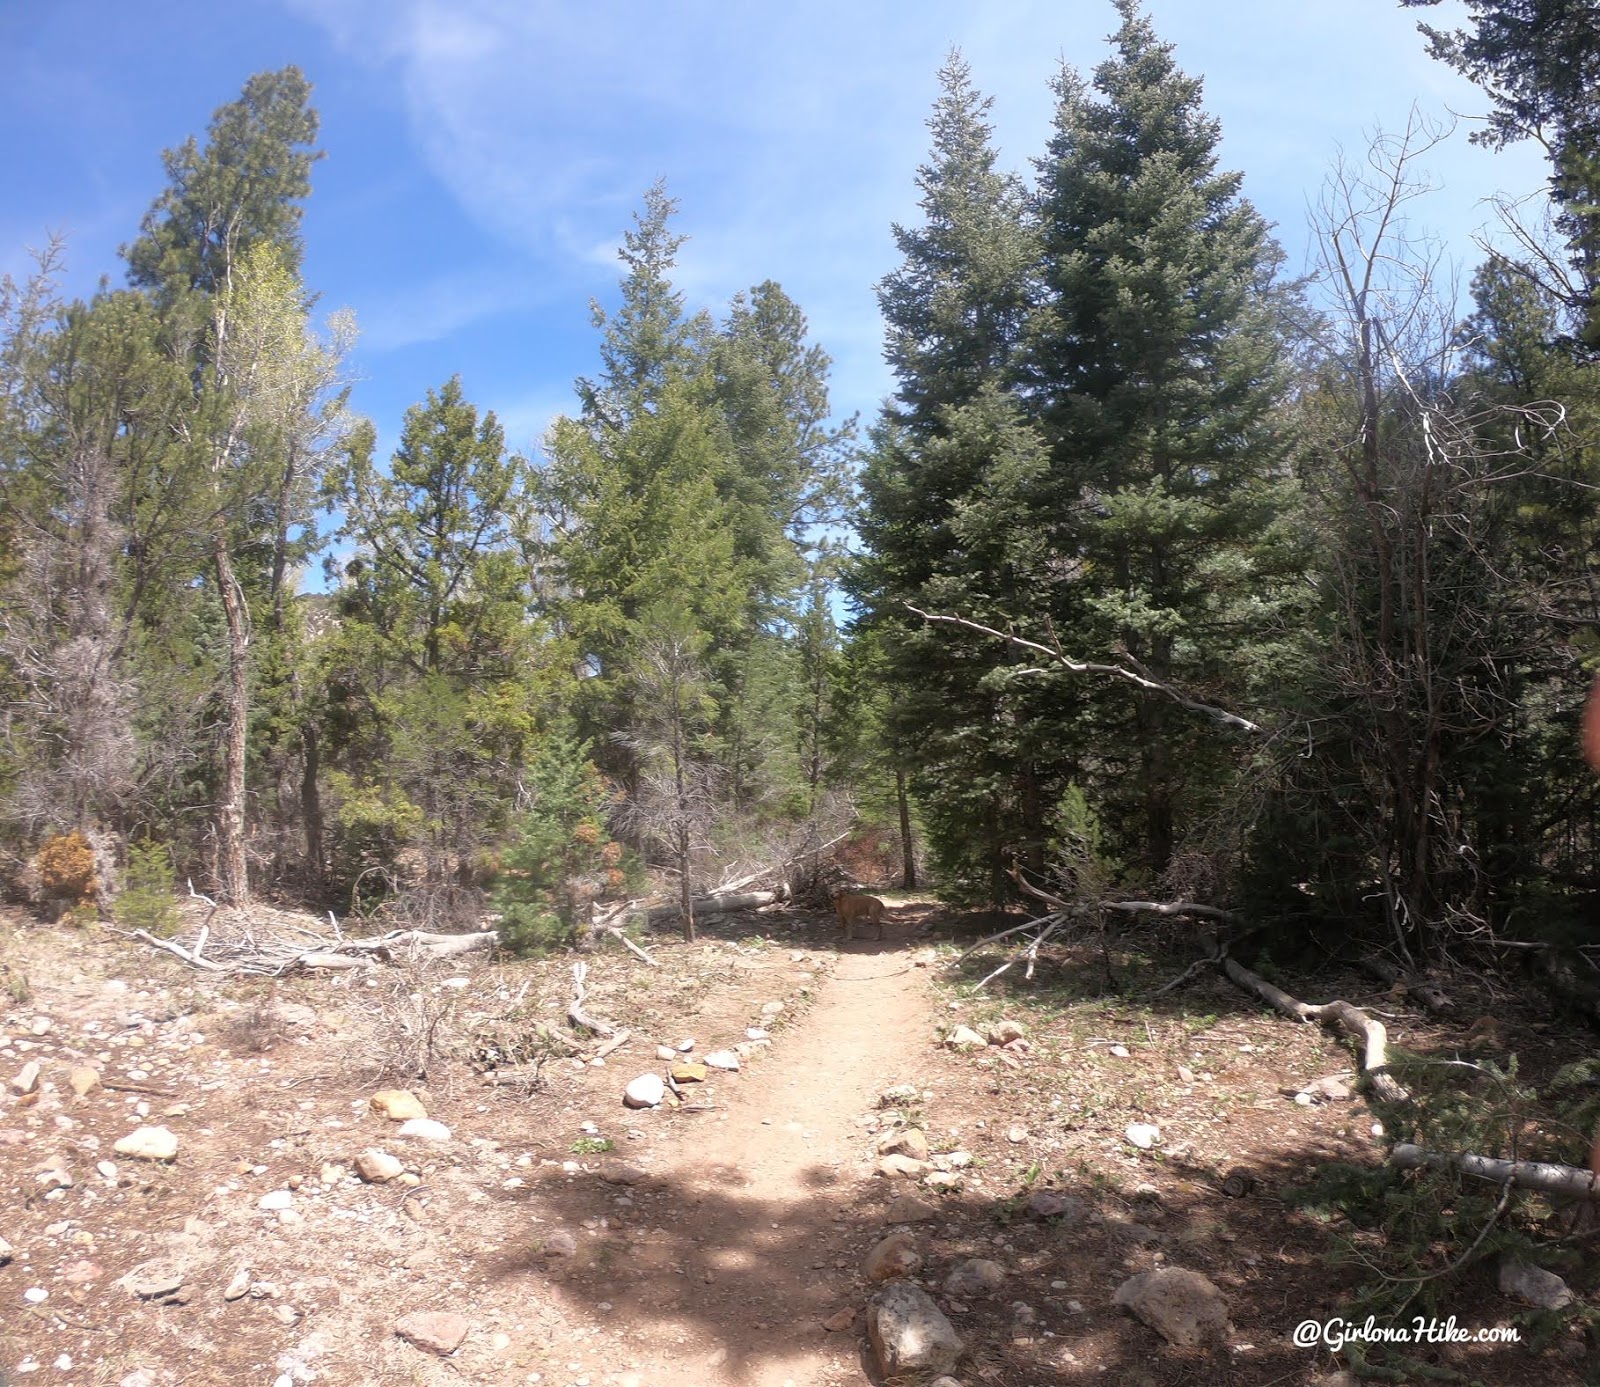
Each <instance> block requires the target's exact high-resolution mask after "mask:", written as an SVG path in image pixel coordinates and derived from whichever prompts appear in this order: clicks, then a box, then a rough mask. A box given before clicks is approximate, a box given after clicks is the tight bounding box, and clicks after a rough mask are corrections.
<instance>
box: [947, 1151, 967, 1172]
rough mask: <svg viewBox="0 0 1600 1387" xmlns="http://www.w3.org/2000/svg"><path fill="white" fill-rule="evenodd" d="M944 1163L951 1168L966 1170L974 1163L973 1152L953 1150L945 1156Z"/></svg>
mask: <svg viewBox="0 0 1600 1387" xmlns="http://www.w3.org/2000/svg"><path fill="white" fill-rule="evenodd" d="M944 1163H945V1165H946V1166H947V1167H949V1169H951V1170H965V1169H966V1168H967V1167H968V1166H969V1165H971V1164H972V1152H970V1151H951V1152H950V1153H949V1154H947V1155H946V1156H945V1158H944Z"/></svg>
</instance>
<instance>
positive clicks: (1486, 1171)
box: [1389, 1141, 1600, 1201]
mask: <svg viewBox="0 0 1600 1387" xmlns="http://www.w3.org/2000/svg"><path fill="white" fill-rule="evenodd" d="M1389 1163H1390V1164H1391V1165H1393V1166H1394V1167H1395V1168H1396V1169H1398V1170H1419V1169H1424V1168H1426V1169H1429V1170H1455V1171H1459V1172H1460V1173H1461V1174H1462V1175H1471V1176H1474V1177H1476V1178H1477V1179H1479V1180H1492V1181H1494V1183H1495V1184H1497V1185H1507V1184H1511V1185H1516V1186H1517V1187H1518V1188H1519V1189H1525V1190H1537V1191H1538V1192H1539V1193H1540V1194H1553V1195H1557V1196H1561V1197H1564V1198H1567V1199H1589V1200H1597V1201H1600V1174H1596V1172H1594V1171H1592V1170H1585V1169H1584V1168H1583V1167H1582V1166H1572V1165H1554V1164H1552V1163H1550V1162H1548V1161H1502V1160H1498V1159H1496V1158H1495V1157H1492V1156H1474V1155H1469V1154H1466V1153H1462V1152H1451V1151H1432V1150H1429V1149H1428V1148H1427V1147H1424V1146H1416V1145H1413V1144H1412V1143H1411V1142H1406V1141H1403V1142H1400V1143H1398V1144H1397V1145H1396V1146H1395V1148H1394V1150H1392V1151H1391V1152H1390V1153H1389Z"/></svg>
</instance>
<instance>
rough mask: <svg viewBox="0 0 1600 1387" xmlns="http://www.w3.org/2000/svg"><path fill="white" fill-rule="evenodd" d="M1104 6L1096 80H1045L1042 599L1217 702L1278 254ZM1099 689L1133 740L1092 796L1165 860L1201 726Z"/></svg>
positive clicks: (1100, 699)
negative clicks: (1105, 54) (1106, 42)
mask: <svg viewBox="0 0 1600 1387" xmlns="http://www.w3.org/2000/svg"><path fill="white" fill-rule="evenodd" d="M1118 10H1119V13H1120V14H1121V15H1122V21H1123V22H1122V25H1121V28H1120V29H1119V30H1118V32H1117V33H1116V34H1115V35H1114V37H1113V39H1112V43H1113V46H1114V48H1115V56H1114V57H1112V58H1111V59H1110V60H1109V61H1107V62H1106V63H1104V64H1102V65H1101V66H1100V67H1099V68H1098V69H1097V71H1096V74H1095V80H1094V87H1093V94H1091V92H1090V90H1089V89H1088V88H1086V87H1085V85H1084V84H1083V83H1082V82H1081V80H1080V79H1079V78H1078V77H1077V75H1076V74H1075V73H1073V72H1072V71H1070V70H1064V71H1063V72H1062V74H1061V76H1060V77H1059V79H1058V81H1057V83H1056V94H1057V107H1056V118H1055V132H1054V135H1053V137H1052V139H1051V141H1050V145H1049V148H1048V153H1047V155H1046V157H1045V158H1044V159H1042V160H1041V161H1040V162H1039V187H1038V195H1037V211H1038V217H1039V221H1040V234H1041V238H1042V257H1041V274H1040V277H1041V280H1042V293H1041V296H1040V301H1039V302H1038V304H1037V305H1036V307H1035V309H1034V311H1033V313H1032V315H1031V317H1030V321H1029V324H1028V331H1027V339H1026V345H1025V351H1024V361H1025V367H1024V372H1023V376H1024V382H1025V394H1026V396H1027V398H1028V400H1029V402H1030V405H1031V406H1032V407H1033V408H1034V409H1036V410H1037V411H1038V415H1039V419H1040V422H1041V426H1042V428H1043V430H1044V432H1045V434H1046V437H1047V439H1048V441H1049V445H1050V453H1051V468H1050V476H1049V483H1048V486H1047V487H1046V488H1045V491H1044V494H1043V495H1041V496H1040V497H1039V500H1040V501H1041V502H1042V507H1041V510H1040V512H1039V521H1040V523H1042V524H1044V525H1046V526H1048V527H1049V531H1048V533H1049V535H1050V540H1049V542H1050V545H1051V548H1052V549H1053V550H1054V551H1055V553H1056V554H1058V555H1060V556H1062V557H1063V558H1064V559H1070V561H1071V563H1073V564H1074V565H1075V566H1076V570H1077V571H1076V574H1075V576H1074V578H1073V580H1072V581H1070V582H1069V583H1067V584H1064V585H1063V586H1062V588H1061V589H1060V594H1061V595H1060V597H1056V598H1055V600H1054V602H1053V605H1054V606H1055V612H1054V616H1055V620H1056V626H1057V629H1058V630H1063V631H1068V630H1070V631H1072V632H1073V640H1074V643H1075V645H1076V646H1077V648H1078V649H1080V650H1083V649H1088V648H1093V649H1097V650H1099V651H1108V650H1109V651H1116V652H1119V653H1121V654H1123V655H1124V656H1125V657H1126V658H1127V659H1129V660H1130V661H1131V662H1133V663H1134V664H1135V665H1136V666H1137V667H1142V668H1143V669H1145V670H1147V671H1148V672H1149V673H1150V674H1151V675H1153V676H1154V677H1155V678H1156V679H1158V680H1160V681H1162V682H1173V681H1176V682H1177V683H1179V684H1181V685H1183V686H1184V687H1185V688H1186V689H1190V690H1208V691H1210V693H1211V695H1212V698H1211V701H1213V702H1224V703H1226V702H1230V701H1235V700H1237V698H1239V697H1240V696H1241V695H1242V694H1243V689H1242V687H1241V685H1240V681H1239V680H1238V678H1237V674H1238V672H1239V671H1240V669H1241V666H1242V665H1243V664H1245V663H1247V661H1248V655H1247V651H1248V649H1249V647H1250V645H1251V642H1252V640H1253V639H1254V638H1255V636H1256V634H1257V633H1258V632H1259V630H1260V628H1261V624H1262V621H1263V618H1264V616H1265V615H1266V613H1267V611H1268V609H1269V608H1270V605H1271V588H1272V581H1273V575H1272V573H1271V572H1270V571H1268V570H1264V569H1263V567H1262V564H1263V556H1264V554H1267V555H1270V549H1267V550H1264V549H1263V548H1262V546H1261V544H1260V542H1259V541H1260V540H1261V539H1262V538H1263V537H1265V536H1267V535H1268V534H1269V533H1270V530H1271V527H1272V524H1273V520H1274V516H1275V514H1276V513H1277V512H1278V511H1279V509H1280V508H1281V498H1280V496H1279V495H1278V494H1277V492H1276V489H1275V485H1274V484H1275V480H1276V479H1277V478H1279V477H1280V476H1281V475H1282V474H1283V470H1284V469H1283V456H1284V439H1283V435H1282V432H1281V430H1280V428H1279V425H1278V421H1277V416H1276V414H1275V411H1276V408H1277V405H1278V403H1279V401H1280V399H1281V398H1282V396H1283V393H1284V389H1285V375H1284V371H1283V366H1282V355H1283V351H1284V345H1283V343H1284V337H1283V328H1284V316H1283V314H1284V309H1285V307H1286V303H1285V301H1284V299H1283V297H1282V295H1281V293H1280V292H1279V291H1276V290H1275V289H1274V274H1275V272H1276V270H1277V268H1278V265H1279V263H1280V261H1281V259H1282V255H1281V252H1280V251H1279V250H1278V248H1277V246H1276V245H1275V243H1274V242H1273V241H1272V239H1271V237H1270V235H1269V234H1268V229H1267V226H1266V223H1265V222H1264V221H1263V220H1262V219H1261V217H1260V215H1259V214H1258V213H1257V212H1256V211H1255V209H1254V208H1253V207H1252V206H1251V205H1250V204H1249V202H1247V201H1246V200H1245V199H1244V198H1243V197H1241V196H1240V191H1239V189H1240V181H1241V180H1240V177H1239V175H1238V174H1233V173H1221V172H1219V171H1218V169H1217V143H1218V139H1219V130H1218V127H1217V123H1216V122H1215V121H1214V120H1213V119H1212V118H1210V117H1209V116H1207V115H1206V114H1205V112H1204V111H1203V110H1202V108H1201V105H1200V83H1199V82H1198V81H1197V80H1195V79H1192V78H1189V77H1186V76H1185V75H1184V74H1183V73H1182V72H1180V71H1179V70H1178V68H1177V67H1176V65H1175V64H1174V62H1173V58H1172V49H1171V46H1170V45H1167V44H1164V43H1161V42H1159V41H1158V40H1157V38H1156V36H1155V34H1154V33H1153V31H1152V29H1151V26H1150V24H1149V21H1148V20H1147V19H1146V18H1145V17H1144V16H1143V15H1142V14H1141V13H1140V11H1139V8H1138V5H1137V3H1136V0H1119V3H1118ZM1063 598H1064V599H1065V600H1064V602H1063V601H1062V599H1063ZM1094 701H1095V705H1096V707H1095V709H1094V723H1095V725H1096V726H1095V738H1094V739H1095V741H1097V742H1101V741H1105V740H1106V739H1107V738H1108V736H1109V739H1110V741H1111V742H1112V743H1113V744H1115V745H1118V746H1121V747H1127V748H1129V749H1130V751H1131V753H1132V754H1131V756H1130V757H1129V758H1128V760H1127V761H1126V762H1123V763H1122V764H1116V765H1110V764H1107V765H1104V766H1103V768H1102V769H1103V770H1104V771H1111V772H1113V774H1111V775H1105V774H1102V775H1100V776H1099V781H1100V784H1099V787H1098V788H1100V789H1101V790H1102V791H1104V792H1106V793H1107V794H1108V795H1109V799H1108V801H1107V803H1105V804H1103V805H1102V806H1101V810H1102V812H1103V813H1105V814H1106V817H1107V818H1108V820H1110V821H1111V822H1112V823H1113V824H1114V825H1115V826H1116V827H1118V828H1120V829H1121V831H1122V834H1123V842H1124V845H1125V847H1126V848H1128V849H1132V850H1134V851H1135V855H1136V856H1137V857H1138V858H1139V859H1141V860H1142V865H1143V866H1144V868H1145V869H1147V870H1149V871H1151V872H1156V873H1159V872H1161V871H1163V870H1164V869H1165V868H1166V867H1167V865H1168V862H1169V861H1170V859H1171V857H1172V853H1173V851H1174V847H1175V843H1176V837H1175V833H1176V821H1177V814H1178V810H1179V807H1180V806H1184V807H1185V808H1186V810H1187V812H1188V813H1189V814H1190V815H1193V814H1194V813H1195V812H1196V811H1197V810H1198V809H1199V808H1200V807H1201V806H1202V805H1203V804H1204V802H1205V799H1206V797H1207V787H1206V785H1205V780H1206V775H1205V774H1204V770H1205V760H1206V749H1207V748H1209V747H1214V746H1215V745H1216V738H1215V735H1214V733H1213V732H1212V730H1211V729H1210V728H1200V727H1199V726H1198V725H1197V724H1195V723H1194V721H1193V719H1192V718H1191V717H1189V716H1188V715H1187V714H1182V713H1179V712H1178V710H1177V709H1176V708H1175V707H1174V706H1173V705H1172V704H1171V703H1170V702H1169V701H1167V700H1164V699H1162V698H1160V697H1159V696H1156V695H1145V696H1141V697H1139V698H1137V699H1135V700H1132V701H1131V704H1130V700H1129V699H1128V697H1127V693H1126V690H1125V689H1121V688H1118V689H1114V690H1113V689H1100V690H1097V691H1096V694H1095V700H1094ZM1196 734H1198V735H1196ZM1129 772H1131V775H1130V774H1129ZM1122 785H1126V786H1128V788H1129V789H1131V790H1133V791H1134V795H1133V796H1132V797H1130V796H1129V795H1128V794H1126V793H1125V792H1124V791H1121V790H1114V789H1113V786H1122ZM1192 795H1198V796H1199V799H1198V800H1197V799H1195V798H1193V797H1192Z"/></svg>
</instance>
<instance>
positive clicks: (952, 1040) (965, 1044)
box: [944, 1026, 989, 1050]
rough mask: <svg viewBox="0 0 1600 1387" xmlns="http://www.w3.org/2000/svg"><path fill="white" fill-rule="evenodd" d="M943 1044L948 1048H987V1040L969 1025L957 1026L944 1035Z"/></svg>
mask: <svg viewBox="0 0 1600 1387" xmlns="http://www.w3.org/2000/svg"><path fill="white" fill-rule="evenodd" d="M944 1044H945V1048H946V1049H948V1050H984V1049H987V1048H988V1045H989V1042H988V1041H987V1040H985V1039H984V1038H983V1037H982V1036H981V1035H979V1034H978V1033H977V1032H976V1031H975V1030H973V1029H972V1027H971V1026H957V1027H956V1028H955V1029H954V1030H953V1031H951V1032H950V1034H949V1035H947V1036H945V1038H944Z"/></svg>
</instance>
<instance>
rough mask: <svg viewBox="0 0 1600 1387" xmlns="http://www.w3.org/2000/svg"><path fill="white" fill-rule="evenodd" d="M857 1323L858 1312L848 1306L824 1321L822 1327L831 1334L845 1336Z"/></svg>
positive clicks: (836, 1311)
mask: <svg viewBox="0 0 1600 1387" xmlns="http://www.w3.org/2000/svg"><path fill="white" fill-rule="evenodd" d="M855 1322H856V1312H855V1310H854V1309H852V1308H851V1307H850V1306H848V1305H846V1306H845V1307H844V1309H842V1310H835V1311H834V1312H833V1313H832V1314H831V1315H829V1316H828V1318H827V1319H825V1320H823V1322H822V1327H823V1328H824V1329H826V1330H827V1331H828V1333H830V1334H843V1333H844V1331H845V1330H847V1329H849V1328H850V1326H851V1325H853V1324H854V1323H855Z"/></svg>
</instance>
